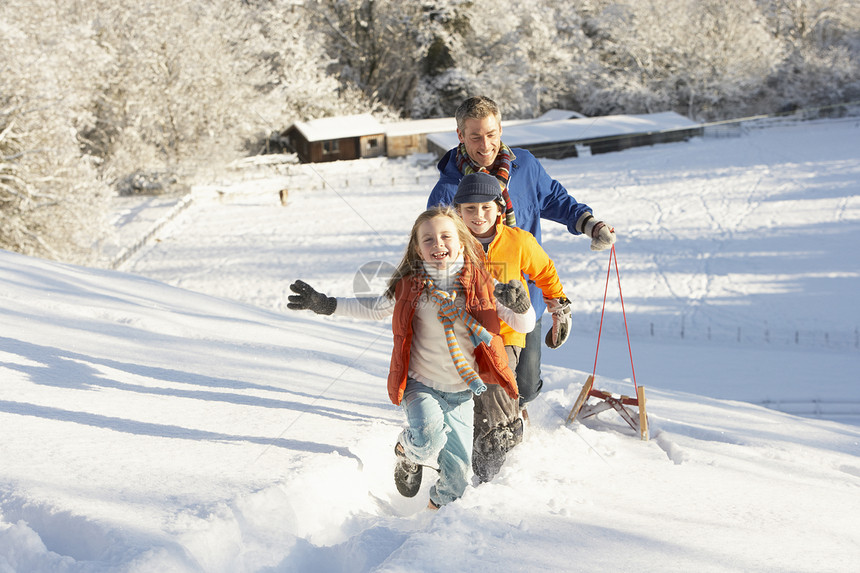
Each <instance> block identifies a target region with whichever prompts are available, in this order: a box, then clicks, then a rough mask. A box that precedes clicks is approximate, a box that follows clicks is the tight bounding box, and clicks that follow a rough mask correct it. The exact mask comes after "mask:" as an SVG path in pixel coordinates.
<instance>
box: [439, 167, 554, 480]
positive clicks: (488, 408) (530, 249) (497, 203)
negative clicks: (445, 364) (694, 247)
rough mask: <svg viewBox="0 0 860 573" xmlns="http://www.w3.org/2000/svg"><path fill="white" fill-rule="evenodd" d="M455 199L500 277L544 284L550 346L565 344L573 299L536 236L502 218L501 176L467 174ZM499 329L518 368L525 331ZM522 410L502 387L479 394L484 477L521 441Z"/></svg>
mask: <svg viewBox="0 0 860 573" xmlns="http://www.w3.org/2000/svg"><path fill="white" fill-rule="evenodd" d="M452 202H453V204H454V206H455V208H456V209H457V212H458V213H459V215H460V216H461V217H462V218H463V221H464V222H465V223H466V226H467V227H468V228H469V231H470V232H471V233H472V235H474V236H475V238H476V239H477V240H478V242H480V243H481V245H482V246H483V248H484V250H485V251H486V253H487V260H488V263H487V266H488V268H489V271H490V273H491V274H492V275H493V277H494V278H495V279H497V280H499V281H501V282H503V283H504V282H508V281H515V282H516V283H517V284H520V285H522V286H525V284H526V282H525V278H524V277H525V276H528V278H529V280H530V281H532V282H534V284H535V285H536V286H537V287H538V288H539V289H540V290H541V292H542V293H543V297H544V300H545V301H546V305H547V309H548V310H549V311H550V312H551V313H552V315H553V328H552V330H550V331H549V332H547V337H546V343H547V345H548V346H549V347H551V348H558V347H559V346H561V344H563V343H564V341H565V340H566V339H567V335H568V333H569V332H570V301H568V299H567V297H566V296H565V295H564V291H563V290H562V287H561V281H560V280H559V278H558V273H556V270H555V265H554V264H553V262H552V260H551V259H550V258H549V255H547V254H546V251H544V250H543V248H542V247H541V246H540V244H539V243H538V242H537V240H536V239H535V238H534V236H533V235H532V234H531V233H529V232H528V231H524V230H522V229H519V228H516V227H509V226H507V225H505V223H504V222H503V221H502V214H503V213H504V212H505V200H504V199H503V196H502V188H501V187H500V185H499V181H498V179H496V177H494V176H493V175H490V174H489V173H471V174H469V175H466V176H465V177H463V179H462V180H461V181H460V183H459V185H458V186H457V192H456V193H455V194H454V199H453V201H452ZM501 302H502V304H505V301H503V300H502V301H501ZM509 306H511V305H509ZM511 308H512V309H514V310H518V309H517V308H516V307H515V306H511ZM500 334H501V337H502V340H504V343H505V349H506V350H507V353H508V365H509V366H510V367H511V369H514V370H515V369H516V367H517V362H518V361H519V357H520V352H521V351H522V349H523V347H524V346H525V343H526V337H525V335H524V334H520V332H516V331H515V329H512V328H510V327H509V326H508V325H506V324H502V325H501V330H500ZM519 413H520V408H519V404H518V403H517V400H511V399H510V398H509V397H508V396H506V395H505V394H504V393H503V392H499V391H498V389H497V388H490V389H488V390H487V391H486V392H484V393H483V394H481V395H480V396H479V397H477V398H475V422H474V450H473V454H472V468H473V469H474V471H475V475H476V476H478V478H479V479H480V480H481V481H489V480H491V479H492V478H493V476H495V475H496V473H497V472H498V471H499V468H501V467H502V463H504V461H505V457H506V454H507V452H508V451H509V450H510V449H511V448H513V447H514V446H516V445H517V444H518V443H519V442H520V441H522V438H523V421H522V420H521V419H520V417H519Z"/></svg>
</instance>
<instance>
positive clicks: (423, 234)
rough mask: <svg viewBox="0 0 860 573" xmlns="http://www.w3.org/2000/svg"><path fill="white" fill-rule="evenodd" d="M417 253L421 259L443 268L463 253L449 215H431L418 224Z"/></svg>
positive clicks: (455, 228) (455, 227)
mask: <svg viewBox="0 0 860 573" xmlns="http://www.w3.org/2000/svg"><path fill="white" fill-rule="evenodd" d="M417 239H418V254H419V255H420V256H421V260H423V261H424V262H426V263H428V264H431V265H433V266H435V267H436V268H437V269H444V268H446V267H447V266H448V265H449V264H451V263H453V262H455V261H457V260H459V258H460V257H461V256H462V255H463V250H464V247H463V244H462V243H461V242H460V237H459V236H458V234H457V226H456V225H455V224H454V221H452V220H451V218H450V217H433V218H432V219H428V220H427V221H424V222H423V223H421V224H420V225H419V226H418V231H417Z"/></svg>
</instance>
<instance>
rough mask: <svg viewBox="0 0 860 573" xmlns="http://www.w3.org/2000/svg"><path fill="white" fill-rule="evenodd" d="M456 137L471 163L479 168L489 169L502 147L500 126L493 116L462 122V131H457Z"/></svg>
mask: <svg viewBox="0 0 860 573" xmlns="http://www.w3.org/2000/svg"><path fill="white" fill-rule="evenodd" d="M457 137H458V138H459V139H460V143H462V144H464V145H465V146H466V153H467V154H468V155H469V157H471V158H472V161H474V162H475V163H476V164H477V165H478V166H479V167H490V166H491V165H492V164H493V161H495V160H496V154H498V153H499V147H501V145H502V126H501V125H499V122H498V120H497V119H496V116H494V115H488V116H486V117H484V118H481V119H467V120H466V121H464V122H463V131H460V130H459V129H458V130H457Z"/></svg>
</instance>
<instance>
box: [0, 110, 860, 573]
mask: <svg viewBox="0 0 860 573" xmlns="http://www.w3.org/2000/svg"><path fill="white" fill-rule="evenodd" d="M858 131H860V130H858V128H857V126H856V125H855V124H854V123H850V122H848V123H845V122H843V123H835V122H834V123H830V122H822V123H819V124H804V125H802V126H799V127H797V126H794V127H791V126H789V127H782V128H773V129H770V130H763V131H757V132H752V133H750V134H747V135H746V136H744V137H743V138H740V139H733V140H716V141H715V140H702V141H696V142H692V143H689V144H679V145H668V146H661V147H658V148H654V149H642V150H634V151H631V152H629V153H628V152H624V153H621V154H612V155H606V156H595V157H591V158H580V159H579V160H569V161H564V162H549V163H548V168H549V169H550V172H551V173H552V174H553V175H554V176H556V177H558V178H560V179H562V180H563V181H564V182H565V184H566V185H567V186H568V187H569V188H570V189H571V190H572V191H573V192H574V194H575V195H576V196H577V197H578V198H580V199H581V200H583V201H586V202H588V203H589V204H590V205H592V206H593V207H594V208H595V212H596V213H597V214H598V215H600V216H601V217H604V218H606V219H607V220H608V221H609V222H611V223H612V224H614V225H615V226H616V227H617V228H618V229H619V233H620V240H621V241H622V242H620V243H619V250H618V258H619V264H620V266H621V277H622V281H623V283H622V284H623V287H624V294H625V304H626V305H627V307H626V311H627V315H628V319H629V320H630V323H631V338H632V345H633V346H632V348H633V353H634V359H635V362H636V377H637V381H638V382H639V384H640V385H643V386H645V387H646V394H647V396H648V399H649V414H650V418H651V433H652V439H651V441H649V442H641V441H640V440H639V439H638V437H637V436H636V435H634V433H633V432H632V431H631V430H630V429H629V428H628V427H627V426H626V425H625V424H624V423H623V422H621V421H620V420H619V419H618V418H617V417H614V415H612V414H611V413H607V414H606V415H601V417H600V419H598V420H593V421H589V422H588V423H587V424H580V423H575V424H573V425H570V426H566V425H565V424H564V418H565V417H566V414H567V412H568V411H569V409H570V407H571V405H572V403H573V400H574V399H575V397H576V396H577V394H578V393H579V390H580V388H581V386H582V383H583V382H584V380H585V377H586V375H587V373H590V372H591V369H592V365H593V362H594V348H595V346H594V343H595V341H596V319H597V317H598V316H599V312H600V303H601V301H602V293H603V286H604V281H605V276H606V270H607V269H606V264H607V260H606V254H605V253H597V254H594V253H590V252H589V251H588V247H587V244H586V242H585V241H584V240H582V239H581V238H576V237H570V236H567V235H565V234H563V233H561V231H560V229H555V228H554V227H553V226H551V225H550V224H547V225H546V226H545V233H546V241H545V242H546V246H547V250H549V251H550V253H551V255H553V257H554V259H556V261H557V263H558V266H559V268H560V269H563V271H562V272H563V276H562V279H563V282H564V284H565V288H566V289H568V290H570V291H571V293H573V296H572V298H574V299H575V308H576V310H575V319H574V320H575V322H574V324H575V326H576V327H578V332H577V336H576V337H574V338H573V339H572V340H571V341H569V342H568V344H567V345H565V347H563V349H562V350H561V351H555V352H553V351H549V350H545V351H544V359H545V362H546V365H545V367H544V380H545V391H544V392H543V394H542V395H541V397H540V398H539V399H538V400H536V401H535V402H534V403H533V404H532V405H530V407H529V412H530V415H531V426H530V427H529V428H528V430H527V436H526V441H525V442H524V443H523V444H522V445H521V446H520V447H518V448H517V449H516V450H515V451H514V452H513V453H512V455H511V457H510V459H509V461H508V463H507V464H506V465H505V467H504V468H503V469H502V472H501V474H500V475H499V476H498V477H497V479H496V480H494V481H493V482H492V483H490V484H484V485H481V486H479V487H474V488H469V489H468V490H467V492H466V495H465V496H464V497H463V499H461V500H460V501H458V502H456V503H454V504H451V505H449V506H446V507H444V508H442V509H441V510H440V511H439V512H435V513H434V512H428V511H425V510H424V506H425V505H426V495H427V494H426V488H427V487H429V483H426V482H428V481H432V479H431V480H425V486H424V488H425V489H424V490H422V492H421V493H419V495H418V497H416V498H414V499H410V500H407V499H403V498H401V497H399V495H398V494H397V493H396V490H395V489H394V487H393V483H392V477H391V473H392V472H391V470H392V462H393V460H392V454H391V447H392V446H393V443H394V440H395V437H396V435H397V432H398V431H399V428H400V425H401V423H402V414H401V412H400V411H399V409H397V408H395V407H394V406H392V405H391V404H390V403H389V402H388V399H387V395H386V392H385V376H386V373H387V367H388V360H389V352H390V332H389V329H388V326H387V325H386V324H384V323H381V324H373V323H362V322H358V321H349V320H337V319H332V318H319V317H316V316H314V315H311V314H308V313H293V312H289V311H286V310H283V309H282V306H281V305H282V303H283V291H284V290H285V289H286V285H288V284H289V282H290V281H291V280H293V279H295V278H303V279H305V280H307V281H309V282H311V284H314V285H315V286H318V287H320V288H321V289H323V290H326V291H328V292H329V293H330V294H343V295H345V294H349V293H350V292H352V290H353V289H355V284H354V278H355V275H356V270H357V269H358V268H359V267H360V266H361V265H362V264H363V263H367V262H369V261H396V259H397V258H398V257H399V256H400V254H401V253H402V248H403V242H404V240H405V239H404V238H405V236H406V233H407V232H408V228H409V226H410V225H411V222H412V220H413V219H414V214H415V213H416V212H417V211H419V210H420V209H421V208H422V207H423V202H424V200H425V197H426V192H427V189H428V188H429V187H427V181H428V180H427V177H430V178H431V181H432V168H431V167H428V166H426V165H423V164H419V163H414V162H407V161H403V162H379V163H373V162H371V163H364V162H361V164H360V165H361V167H359V166H358V165H356V164H355V163H356V162H352V163H351V164H347V165H333V166H331V167H327V168H325V169H320V173H319V175H320V176H321V177H323V178H325V179H326V180H327V181H328V182H329V186H327V187H325V188H322V189H318V190H302V189H298V190H291V192H290V201H289V204H288V205H287V206H286V207H281V206H280V204H279V203H277V198H276V195H275V193H274V192H270V189H269V186H271V187H272V189H271V190H272V191H274V190H275V189H276V188H277V187H278V186H280V185H281V184H282V183H283V182H282V181H278V182H274V181H269V180H267V179H263V178H261V179H257V180H250V181H244V182H242V183H230V182H225V183H224V185H221V186H220V188H221V189H222V191H226V195H228V196H229V197H230V199H229V200H226V201H225V200H224V197H222V198H221V200H218V199H217V198H215V197H217V195H215V194H214V193H212V192H211V191H212V190H211V189H209V190H207V189H203V190H199V197H198V198H197V199H196V200H195V203H194V205H193V206H192V207H191V208H189V209H188V210H186V211H185V212H183V214H182V215H181V216H180V217H179V219H177V221H176V222H174V223H173V224H172V225H170V226H169V227H167V228H165V229H164V231H163V232H162V234H161V236H160V237H159V239H160V241H159V242H157V243H154V244H152V245H151V246H150V247H148V248H147V249H144V250H143V251H141V252H140V253H139V254H138V255H137V256H136V257H135V258H133V259H132V260H130V261H129V263H128V264H127V265H126V266H124V267H123V269H122V271H123V272H116V271H104V270H94V269H84V268H80V267H74V266H70V265H63V264H59V263H53V262H47V261H43V260H38V259H33V258H28V257H23V256H20V255H15V254H11V253H7V252H2V251H0V284H2V285H3V288H2V289H0V300H2V304H0V324H2V325H3V332H2V333H0V380H2V388H3V393H2V397H0V429H2V431H3V435H4V437H5V439H4V440H3V441H2V442H0V460H2V466H0V468H1V469H0V571H3V572H6V571H15V572H25V571H27V572H30V571H36V572H40V571H44V572H53V571H68V572H87V573H89V572H95V571H129V572H131V571H134V572H138V571H139V572H143V571H179V572H186V571H187V572H191V571H207V572H210V571H211V572H225V573H226V572H262V571H279V572H286V571H290V572H292V571H350V572H351V571H391V572H393V571H452V570H454V571H496V570H505V571H581V570H606V569H609V570H615V569H628V568H630V569H635V570H640V571H741V570H745V571H816V572H818V571H849V570H853V568H854V567H856V563H857V561H858V559H860V534H858V532H857V527H856V522H857V519H858V517H860V495H858V493H860V426H857V425H848V424H844V423H839V422H838V421H834V420H839V419H842V417H841V416H840V415H839V414H838V413H836V414H834V415H831V416H830V417H831V418H832V419H831V420H825V419H815V418H810V417H807V418H803V417H798V416H795V415H791V414H787V413H782V412H779V411H775V410H772V409H768V408H765V407H763V406H762V405H759V404H758V403H757V402H763V401H765V400H770V401H771V402H776V401H779V400H784V401H792V400H798V401H802V402H804V403H806V404H813V403H815V402H814V400H818V403H819V404H820V405H824V406H823V407H827V405H828V404H830V405H831V406H832V407H834V408H835V407H836V405H837V404H843V403H846V402H847V403H848V404H849V406H850V404H851V403H852V402H853V403H860V389H858V384H857V382H858V381H857V372H858V365H860V353H858V350H857V348H856V347H855V344H854V339H853V335H854V332H855V329H856V325H857V324H858V323H860V320H858V317H857V314H856V313H857V309H858V308H860V305H858V300H857V298H858V296H860V295H858V294H857V293H858V292H860V289H858V288H857V287H858V286H859V285H858V283H859V282H860V281H858V278H860V277H858V271H857V269H858V268H860V265H858V256H860V255H858V254H857V253H856V249H855V246H856V244H857V238H858V231H860V227H858V221H860V205H858V195H857V189H858V185H857V183H858V181H860V166H858V162H857V161H856V152H855V151H854V150H856V149H857V148H858V147H857V146H856V145H855V144H856V143H858V135H857V134H858ZM368 165H369V167H366V166H368ZM361 169H368V171H365V172H361V173H360V174H359V175H356V171H357V170H361ZM383 171H384V175H383V174H382V173H380V172H383ZM407 172H411V174H412V176H411V177H410V179H411V180H412V182H411V183H410V184H407V183H405V182H403V183H401V182H400V179H399V178H401V177H405V173H407ZM346 177H352V178H353V179H352V182H351V184H350V185H348V186H345V185H343V182H344V181H345V180H346V179H345V178H346ZM358 177H362V178H367V179H368V184H367V185H358V184H356V181H357V178H358ZM373 177H377V178H378V179H379V181H380V182H379V183H377V184H373V183H372V178H373ZM383 180H387V181H385V182H383ZM392 180H393V181H392ZM404 181H405V179H404ZM222 195H224V193H222ZM207 197H211V198H210V199H207ZM144 277H147V278H144ZM610 287H611V288H612V287H613V283H610ZM204 293H205V294H204ZM611 293H612V290H610V299H612V296H611ZM610 305H611V308H610V309H609V310H610V312H609V313H608V316H607V319H606V320H607V322H606V326H605V328H606V329H607V331H608V332H604V336H605V337H606V339H605V342H606V345H605V346H603V345H602V346H601V354H600V359H599V362H598V365H597V372H598V386H599V387H601V388H603V389H606V390H610V391H615V392H623V393H629V392H630V390H631V387H632V385H631V380H630V379H629V374H630V363H629V362H630V361H629V358H628V357H627V354H626V353H627V347H626V342H624V339H623V326H619V324H620V312H619V311H620V308H619V307H618V306H617V303H615V302H614V301H613V300H610ZM765 323H766V324H767V327H766V329H767V332H768V338H765V336H764V332H765V326H764V325H765ZM652 328H653V332H654V333H653V335H652ZM682 328H683V329H684V330H683V332H684V334H683V338H682V336H681V332H682V330H681V329H682ZM738 328H740V334H739V335H738V334H737V332H738ZM795 334H797V336H795ZM825 334H826V335H827V336H825ZM613 346H614V347H615V348H613ZM618 348H621V350H618ZM852 412H854V413H856V410H854V411H852V410H848V411H847V412H846V414H845V415H844V418H845V419H846V420H847V421H853V419H854V418H853V417H852V415H851V414H852ZM804 413H807V414H812V413H814V412H804ZM825 413H826V412H825Z"/></svg>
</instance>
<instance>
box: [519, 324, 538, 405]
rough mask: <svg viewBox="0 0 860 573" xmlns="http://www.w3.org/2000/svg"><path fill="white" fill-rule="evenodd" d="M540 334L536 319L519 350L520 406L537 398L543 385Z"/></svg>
mask: <svg viewBox="0 0 860 573" xmlns="http://www.w3.org/2000/svg"><path fill="white" fill-rule="evenodd" d="M541 334H542V332H541V321H540V319H538V321H537V324H536V325H535V328H534V330H532V331H531V332H529V333H528V334H526V346H525V348H523V350H522V352H520V361H519V362H518V363H517V372H516V374H517V388H519V391H520V407H522V406H525V405H526V404H527V403H528V402H531V401H532V400H534V399H535V398H537V395H538V394H539V393H540V389H541V387H542V386H543V380H541V379H540V350H541V344H543V337H542V336H541Z"/></svg>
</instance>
